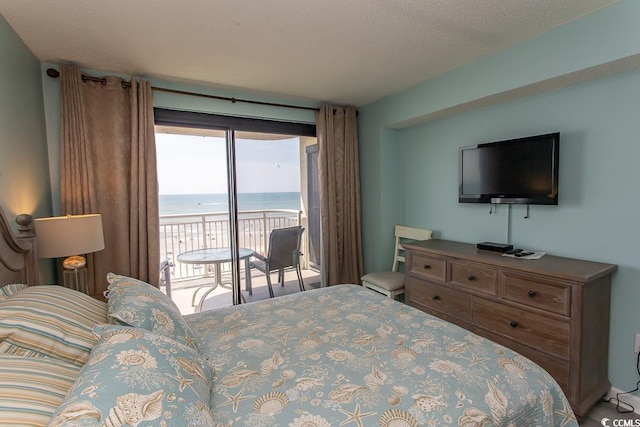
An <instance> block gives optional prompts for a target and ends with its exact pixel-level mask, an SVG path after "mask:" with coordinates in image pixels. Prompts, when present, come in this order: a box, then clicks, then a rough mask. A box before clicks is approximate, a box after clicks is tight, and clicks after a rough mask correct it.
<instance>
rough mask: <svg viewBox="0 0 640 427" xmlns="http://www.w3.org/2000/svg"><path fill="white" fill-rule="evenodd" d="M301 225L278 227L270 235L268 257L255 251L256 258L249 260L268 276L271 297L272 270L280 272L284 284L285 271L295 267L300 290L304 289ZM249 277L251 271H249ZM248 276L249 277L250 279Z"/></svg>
mask: <svg viewBox="0 0 640 427" xmlns="http://www.w3.org/2000/svg"><path fill="white" fill-rule="evenodd" d="M303 231H304V228H303V227H301V226H297V227H288V228H277V229H275V230H273V231H271V234H270V235H269V251H268V254H267V256H266V257H264V256H262V255H261V254H259V253H257V252H254V253H253V255H252V256H253V257H254V258H256V259H255V260H252V261H250V262H249V267H250V268H255V269H256V270H259V271H261V272H263V273H265V275H266V276H267V286H268V287H269V298H273V297H274V295H273V287H272V286H271V272H273V271H277V272H278V282H279V283H280V284H281V286H284V271H285V269H286V268H291V267H294V268H295V269H296V274H297V275H298V284H299V285H300V291H301V292H302V291H304V290H305V289H304V282H303V281H302V272H301V271H300V255H302V254H301V253H300V242H301V240H302V232H303ZM247 275H248V277H249V276H251V271H248V272H247ZM248 277H247V279H248Z"/></svg>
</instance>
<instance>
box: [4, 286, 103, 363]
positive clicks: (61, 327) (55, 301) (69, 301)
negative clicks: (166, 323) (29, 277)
mask: <svg viewBox="0 0 640 427" xmlns="http://www.w3.org/2000/svg"><path fill="white" fill-rule="evenodd" d="M106 322H107V304H106V303H105V302H103V301H98V300H96V299H93V298H91V297H90V296H88V295H85V294H83V293H81V292H78V291H74V290H72V289H68V288H65V287H62V286H56V285H41V286H29V287H28V288H25V289H22V290H21V291H20V292H17V293H15V294H13V295H11V296H9V297H8V298H7V299H5V300H4V301H0V353H13V354H22V355H24V354H33V353H41V354H42V355H45V356H49V357H53V358H56V359H60V360H64V361H66V362H70V363H73V364H76V365H79V366H82V365H84V364H85V362H86V361H87V359H88V357H89V352H91V349H92V348H93V347H94V346H95V344H96V342H97V338H96V337H95V336H94V335H93V328H94V327H95V326H96V325H98V324H101V323H106ZM16 347H19V348H20V349H22V351H19V350H18V349H16Z"/></svg>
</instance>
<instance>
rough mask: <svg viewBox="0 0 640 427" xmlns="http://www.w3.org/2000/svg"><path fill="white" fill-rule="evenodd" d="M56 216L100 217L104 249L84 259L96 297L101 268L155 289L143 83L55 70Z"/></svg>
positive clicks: (155, 237)
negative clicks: (57, 78) (57, 75)
mask: <svg viewBox="0 0 640 427" xmlns="http://www.w3.org/2000/svg"><path fill="white" fill-rule="evenodd" d="M60 78H61V80H60V85H61V86H60V92H61V94H60V95H61V164H60V175H61V176H60V182H61V189H60V197H61V210H62V214H63V215H67V214H71V215H78V214H88V213H99V214H102V222H103V229H104V240H105V249H104V250H102V251H100V252H96V253H94V254H92V255H90V256H89V257H88V262H87V267H88V269H89V270H88V284H89V294H91V295H92V296H94V297H97V298H102V292H103V290H104V289H106V287H107V282H106V275H107V273H108V272H114V273H117V274H122V275H127V276H132V277H136V278H139V279H141V280H144V281H146V282H149V283H151V284H153V285H155V286H158V282H159V276H160V272H159V264H160V249H159V244H160V243H159V233H160V226H159V222H160V220H159V216H158V215H159V213H158V179H157V171H156V148H155V133H154V119H153V106H152V91H151V85H150V83H149V82H148V81H144V80H140V81H137V80H136V79H135V78H132V79H131V81H129V82H126V81H124V80H122V79H120V78H117V77H104V78H103V79H102V81H91V80H86V79H85V80H84V81H83V77H82V72H81V70H79V69H78V68H75V67H68V66H63V67H61V70H60Z"/></svg>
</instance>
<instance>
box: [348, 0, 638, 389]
mask: <svg viewBox="0 0 640 427" xmlns="http://www.w3.org/2000/svg"><path fill="white" fill-rule="evenodd" d="M637 22H640V2H636V1H633V0H631V1H623V2H621V3H618V4H615V5H613V6H611V7H609V8H607V9H604V10H601V11H600V12H597V13H595V14H593V15H590V16H588V17H586V18H584V19H582V20H580V21H576V22H574V23H570V24H568V25H565V26H564V27H561V28H558V29H556V30H554V31H551V32H549V33H547V34H544V35H542V36H540V37H537V38H535V39H533V40H530V41H527V42H525V43H522V44H520V45H517V46H514V47H513V48H511V49H509V50H507V51H505V52H501V53H499V54H497V55H493V56H490V57H486V58H483V59H482V60H481V61H479V62H478V63H475V64H471V65H469V66H467V67H464V68H463V69H459V70H457V71H455V72H452V73H448V74H446V75H444V76H441V77H439V78H437V79H434V80H432V81H428V82H425V83H423V84H421V85H418V86H416V87H415V88H411V89H409V90H407V91H404V92H402V93H400V94H397V95H393V96H390V97H388V98H386V99H384V100H381V101H379V102H376V103H374V104H371V105H369V106H366V107H364V108H361V109H360V117H359V135H360V158H361V159H362V161H363V162H362V165H361V171H362V172H361V178H362V201H363V210H362V211H363V228H364V229H363V238H364V242H365V245H364V246H365V253H364V257H365V270H367V271H372V270H374V269H379V268H384V267H385V266H386V264H387V263H388V261H387V258H389V254H390V253H392V250H393V247H392V246H393V245H392V233H393V225H394V224H395V223H402V224H406V225H411V226H419V227H424V228H431V229H434V230H435V231H436V234H437V236H438V237H441V238H444V239H450V240H458V241H464V242H470V243H475V242H479V241H485V240H489V241H498V242H500V241H505V240H506V236H507V213H508V207H506V206H499V207H498V211H497V213H496V214H491V215H490V214H489V205H484V204H482V205H473V204H459V203H458V202H457V185H458V159H457V156H458V147H460V146H465V145H470V144H474V143H479V142H489V141H495V140H501V139H507V138H514V137H521V136H528V135H535V134H541V133H548V132H556V131H559V132H560V133H561V149H560V177H559V182H560V187H559V197H560V202H559V203H560V204H559V206H532V207H531V210H530V218H529V219H524V215H525V208H524V207H523V206H514V207H513V208H512V211H511V213H512V215H511V218H512V222H511V240H512V243H514V244H515V245H516V246H518V247H524V248H527V249H534V250H542V251H546V252H548V253H552V254H554V255H560V256H567V257H575V258H582V259H591V260H595V261H603V262H610V263H614V264H617V265H618V266H619V270H618V271H617V272H616V273H615V275H614V278H613V285H612V302H611V328H610V332H611V340H610V347H609V360H610V362H609V378H610V380H611V382H612V384H613V386H614V387H616V388H618V389H622V390H629V389H633V388H634V387H635V383H636V381H637V380H638V378H637V374H636V367H635V362H636V358H635V354H634V352H633V343H634V336H635V333H636V332H640V318H638V316H637V313H638V309H637V307H638V303H639V302H640V281H639V280H638V277H640V250H638V249H637V245H638V242H639V241H640V227H638V216H639V214H640V198H638V196H637V194H636V193H637V188H638V183H640V168H639V167H638V159H640V120H639V118H640V68H637V66H638V65H640V63H638V61H637V58H638V55H639V54H640V43H638V41H639V40H640V27H639V26H637V24H636V23H637ZM505 70H506V72H505ZM576 77H578V80H579V81H582V82H581V83H577V84H571V85H567V82H570V81H575V78H576ZM427 119H429V121H426V122H424V121H425V120H427ZM419 122H424V123H421V124H417V123H419Z"/></svg>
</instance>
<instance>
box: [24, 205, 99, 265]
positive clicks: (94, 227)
mask: <svg viewBox="0 0 640 427" xmlns="http://www.w3.org/2000/svg"><path fill="white" fill-rule="evenodd" d="M35 226H36V238H37V241H38V256H39V257H40V258H61V257H66V256H70V255H81V254H88V253H92V252H97V251H101V250H102V249H104V235H103V234H102V215H100V214H90V215H67V216H58V217H52V218H38V219H36V220H35Z"/></svg>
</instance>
